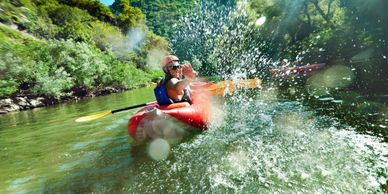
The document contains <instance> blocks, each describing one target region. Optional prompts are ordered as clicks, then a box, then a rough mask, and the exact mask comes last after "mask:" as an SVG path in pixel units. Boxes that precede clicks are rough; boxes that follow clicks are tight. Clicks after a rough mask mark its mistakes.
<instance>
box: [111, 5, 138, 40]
mask: <svg viewBox="0 0 388 194" xmlns="http://www.w3.org/2000/svg"><path fill="white" fill-rule="evenodd" d="M111 9H112V11H113V13H114V14H115V15H116V22H117V25H118V26H119V27H120V28H121V29H122V30H123V32H127V31H128V30H129V29H130V28H133V27H136V26H138V25H140V24H144V23H145V16H144V14H143V13H142V11H141V10H140V9H139V8H137V7H132V6H131V5H130V2H129V0H115V2H114V3H113V4H112V5H111Z"/></svg>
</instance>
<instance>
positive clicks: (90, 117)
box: [75, 111, 112, 122]
mask: <svg viewBox="0 0 388 194" xmlns="http://www.w3.org/2000/svg"><path fill="white" fill-rule="evenodd" d="M110 114H112V111H107V112H102V113H98V114H95V115H89V116H84V117H80V118H78V119H77V120H75V122H86V121H91V120H94V119H98V118H101V117H104V116H106V115H110Z"/></svg>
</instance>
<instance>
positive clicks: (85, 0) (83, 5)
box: [59, 0, 114, 24]
mask: <svg viewBox="0 0 388 194" xmlns="http://www.w3.org/2000/svg"><path fill="white" fill-rule="evenodd" d="M59 2H61V3H63V4H66V5H69V6H73V7H78V8H80V9H83V10H87V11H88V12H89V14H90V15H92V16H94V17H96V18H98V19H99V20H101V21H103V22H107V23H111V24H113V23H114V15H113V13H112V12H111V11H110V9H109V7H107V6H105V5H104V4H102V3H100V2H99V1H96V0H59Z"/></svg>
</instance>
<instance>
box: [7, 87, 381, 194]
mask: <svg viewBox="0 0 388 194" xmlns="http://www.w3.org/2000/svg"><path fill="white" fill-rule="evenodd" d="M247 96H250V97H247ZM151 100H152V91H151V90H150V89H147V88H144V89H140V90H135V91H131V92H127V93H124V94H114V95H110V96H105V97H98V98H95V99H90V100H85V101H82V102H78V103H69V104H63V105H60V106H56V107H50V108H41V109H36V110H32V111H25V112H20V113H13V114H8V115H2V116H0V121H1V131H0V148H1V152H0V158H1V160H0V165H1V169H0V193H33V192H48V193H53V192H76V193H84V192H101V193H107V192H114V193H225V192H226V193H274V192H280V193H296V192H307V193H311V192H319V193H331V192H340V193H367V192H377V193H383V192H384V191H383V186H382V185H383V184H386V183H387V178H388V172H387V170H388V145H387V143H384V142H382V140H381V139H379V138H377V137H373V136H369V135H362V134H358V133H357V132H355V131H354V130H353V129H352V128H351V127H349V126H347V125H344V124H341V123H340V122H339V121H337V120H336V119H335V118H332V117H328V116H319V115H318V114H316V112H315V111H314V110H312V109H310V108H308V107H305V106H303V105H302V104H300V103H298V102H295V101H285V100H282V99H277V98H276V94H275V93H273V92H272V90H268V91H265V90H263V91H257V95H246V94H244V93H240V94H237V93H236V94H234V95H232V96H227V98H226V100H225V103H224V106H223V107H220V110H218V111H219V112H217V115H219V116H218V117H216V122H214V123H213V124H212V126H211V127H210V128H209V130H208V131H206V132H202V133H196V134H192V135H191V136H189V137H187V138H186V139H184V140H183V141H182V142H180V143H177V144H174V145H170V146H169V147H170V150H169V155H168V157H167V159H166V160H161V161H154V160H152V159H151V158H150V157H149V156H148V154H147V150H149V147H151V146H150V144H145V145H134V143H133V142H132V140H131V138H130V137H129V136H128V135H127V131H126V125H127V120H128V118H129V117H130V116H131V115H132V114H133V113H134V112H135V111H129V112H126V113H121V114H116V115H111V116H109V117H106V118H102V119H99V120H95V121H93V122H89V123H82V124H77V123H75V122H74V119H75V118H77V117H79V116H83V115H88V114H93V113H98V112H100V111H105V110H110V109H114V108H121V107H125V106H129V105H133V104H140V103H143V102H147V101H151Z"/></svg>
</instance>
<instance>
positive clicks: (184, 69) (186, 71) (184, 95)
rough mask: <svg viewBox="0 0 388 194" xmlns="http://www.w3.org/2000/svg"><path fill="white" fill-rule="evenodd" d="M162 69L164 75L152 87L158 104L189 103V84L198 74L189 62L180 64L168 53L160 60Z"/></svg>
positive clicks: (176, 58)
mask: <svg viewBox="0 0 388 194" xmlns="http://www.w3.org/2000/svg"><path fill="white" fill-rule="evenodd" d="M162 69H163V71H164V73H165V77H164V78H163V79H162V80H160V81H159V83H158V85H157V86H156V87H155V89H154V93H155V97H156V101H157V102H158V104H159V105H168V104H172V103H177V102H189V103H191V97H190V89H189V84H190V83H191V82H192V81H193V80H195V79H196V77H197V76H198V73H197V72H196V71H194V69H193V67H192V66H191V64H183V65H182V64H180V63H179V59H178V57H176V56H174V55H168V56H167V57H166V58H165V59H164V60H163V62H162Z"/></svg>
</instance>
